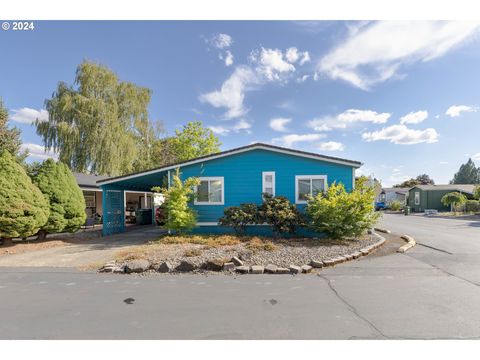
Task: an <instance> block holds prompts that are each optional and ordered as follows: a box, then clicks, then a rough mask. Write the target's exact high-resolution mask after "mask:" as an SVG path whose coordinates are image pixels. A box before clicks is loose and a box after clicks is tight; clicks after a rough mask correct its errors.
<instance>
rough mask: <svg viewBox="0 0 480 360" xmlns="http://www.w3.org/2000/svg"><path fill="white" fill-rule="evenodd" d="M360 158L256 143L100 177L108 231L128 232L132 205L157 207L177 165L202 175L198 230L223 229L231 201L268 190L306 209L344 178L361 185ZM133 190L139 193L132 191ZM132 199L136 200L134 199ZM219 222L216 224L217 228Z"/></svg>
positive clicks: (255, 199) (251, 199)
mask: <svg viewBox="0 0 480 360" xmlns="http://www.w3.org/2000/svg"><path fill="white" fill-rule="evenodd" d="M361 165H362V164H361V163H360V162H358V161H352V160H346V159H341V158H337V157H331V156H324V155H320V154H316V153H310V152H304V151H299V150H293V149H288V148H283V147H279V146H273V145H268V144H262V143H256V144H252V145H248V146H244V147H240V148H236V149H232V150H228V151H224V152H220V153H216V154H212V155H208V156H203V157H200V158H196V159H192V160H189V161H185V162H181V163H177V164H172V165H168V166H163V167H160V168H156V169H152V170H148V171H143V172H139V173H135V174H130V175H125V176H118V177H112V178H108V179H103V180H100V181H98V184H99V185H100V187H101V188H102V195H103V209H104V213H103V234H104V235H108V234H113V233H117V232H122V231H125V226H126V224H125V219H126V210H129V208H128V205H127V204H132V203H135V204H137V205H136V206H137V209H138V208H151V207H152V196H153V194H152V193H151V188H152V187H154V186H165V185H166V186H168V185H169V184H170V181H171V179H172V176H173V174H174V173H175V171H176V169H179V171H180V176H181V178H182V179H186V178H188V177H198V178H199V179H200V185H199V186H198V187H197V188H196V189H195V191H196V199H195V201H194V202H193V204H192V206H193V208H195V209H196V210H197V212H198V224H197V225H198V229H197V230H198V231H200V232H201V231H202V230H207V231H210V230H214V228H215V227H216V228H218V219H219V218H221V217H222V216H223V210H224V209H225V208H226V207H228V206H238V205H240V204H242V203H247V202H248V203H257V204H261V203H262V193H270V194H272V195H277V196H278V195H282V196H285V197H287V198H288V199H289V200H290V201H291V202H292V203H294V204H297V206H299V207H300V208H302V207H304V206H305V204H306V196H307V195H309V194H315V193H317V192H319V191H323V190H325V189H326V188H327V187H328V185H329V184H331V183H333V182H337V183H339V182H341V183H343V184H344V186H345V188H346V189H347V190H348V191H349V190H351V189H352V188H353V186H354V185H355V169H357V168H359V167H360V166H361ZM132 194H133V195H132ZM128 199H133V200H132V201H131V202H130V201H128ZM212 227H214V228H212Z"/></svg>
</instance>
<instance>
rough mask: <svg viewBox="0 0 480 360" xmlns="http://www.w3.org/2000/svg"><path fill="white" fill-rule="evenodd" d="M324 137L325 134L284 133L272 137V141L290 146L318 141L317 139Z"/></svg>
mask: <svg viewBox="0 0 480 360" xmlns="http://www.w3.org/2000/svg"><path fill="white" fill-rule="evenodd" d="M324 137H325V134H304V135H298V134H289V135H284V136H282V137H278V138H274V139H272V143H274V144H277V143H279V144H282V145H284V146H287V147H290V146H292V145H294V144H296V143H298V142H309V141H316V140H320V139H323V138H324Z"/></svg>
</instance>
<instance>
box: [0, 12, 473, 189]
mask: <svg viewBox="0 0 480 360" xmlns="http://www.w3.org/2000/svg"><path fill="white" fill-rule="evenodd" d="M479 29H480V27H479V24H476V23H467V22H413V23H402V22H340V21H338V22H334V21H321V22H293V21H264V22H246V21H245V22H233V21H232V22H228V21H215V22H213V21H212V22H207V21H202V22H195V21H181V22H180V21H170V22H166V21H164V22H160V21H148V22H133V21H131V22H113V21H104V22H93V21H71V22H67V21H50V22H48V21H40V22H36V23H35V30H34V31H23V32H14V31H11V30H9V31H1V32H0V45H1V48H2V49H3V50H4V51H3V56H1V57H0V96H2V97H3V99H4V102H5V103H6V105H7V106H8V108H9V109H10V115H11V116H10V119H11V124H12V125H15V126H18V127H19V128H20V129H21V130H22V136H23V141H24V143H25V144H27V145H25V146H27V147H28V148H29V149H30V151H31V153H32V157H31V159H37V160H38V159H41V158H43V157H44V156H45V154H43V150H42V143H41V139H40V138H39V137H38V136H37V135H36V134H35V128H34V126H33V125H31V121H32V120H33V119H35V118H36V117H40V118H46V117H47V116H48V114H47V113H46V112H45V111H44V110H43V111H42V108H43V105H44V100H45V99H46V98H48V97H49V96H51V94H52V92H53V91H54V90H55V88H56V85H57V82H58V81H66V82H68V83H72V82H73V79H74V76H75V68H76V66H77V65H78V64H79V63H81V62H82V60H83V59H88V60H93V61H96V62H99V63H102V64H104V65H107V66H108V67H110V68H111V69H112V70H114V71H115V72H116V73H117V74H118V76H119V77H120V78H121V79H122V80H127V81H131V82H134V83H136V84H138V85H142V86H145V87H148V88H150V89H152V90H153V95H152V101H151V104H150V108H149V113H150V117H151V119H155V120H161V121H162V122H163V123H164V125H165V127H166V130H167V132H168V133H170V134H171V133H173V131H174V129H175V128H178V127H180V126H181V125H182V124H185V123H186V122H187V121H190V120H196V119H198V120H202V121H203V122H204V123H205V125H207V126H210V127H211V128H212V129H213V130H214V131H215V132H216V133H217V134H218V136H219V137H220V139H221V141H222V143H223V145H222V148H223V149H229V148H233V147H237V146H242V145H246V144H249V143H251V142H257V141H260V142H266V143H273V144H277V145H281V146H287V147H292V148H297V149H302V150H307V151H313V152H319V153H323V154H327V155H331V156H338V157H344V158H348V159H353V160H360V161H362V162H363V163H364V164H365V165H364V166H363V168H362V169H361V170H360V172H361V173H364V174H373V175H374V176H375V177H377V178H379V179H381V180H382V182H383V183H384V184H385V185H392V184H394V183H397V182H400V181H402V180H404V179H406V178H409V177H412V176H416V175H418V174H420V173H428V174H430V175H431V176H432V177H433V179H434V180H435V181H436V182H437V183H446V182H448V181H449V180H450V179H451V178H452V177H453V174H454V172H455V171H456V170H457V169H458V167H459V166H460V164H461V163H463V162H465V161H466V160H467V158H468V156H472V157H474V159H475V160H476V161H477V164H480V141H479V140H478V139H479V134H480V119H479V116H480V112H479V111H478V110H479V108H478V106H480V98H479V96H480V95H479V94H480V93H479V91H478V84H480V71H479V70H478V64H479V63H480V46H479V45H480V43H479V40H480V39H479V37H478V30H479Z"/></svg>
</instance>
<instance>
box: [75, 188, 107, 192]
mask: <svg viewBox="0 0 480 360" xmlns="http://www.w3.org/2000/svg"><path fill="white" fill-rule="evenodd" d="M80 190H82V191H100V192H102V191H103V190H102V189H99V188H86V187H80Z"/></svg>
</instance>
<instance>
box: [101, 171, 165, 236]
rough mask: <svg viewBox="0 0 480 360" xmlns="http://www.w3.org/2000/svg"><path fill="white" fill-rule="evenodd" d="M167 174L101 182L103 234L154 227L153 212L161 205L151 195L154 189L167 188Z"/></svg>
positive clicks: (159, 199) (145, 173)
mask: <svg viewBox="0 0 480 360" xmlns="http://www.w3.org/2000/svg"><path fill="white" fill-rule="evenodd" d="M169 178H170V171H161V170H151V171H148V172H143V173H139V174H132V175H127V176H122V177H117V178H110V179H105V180H102V181H100V182H99V183H98V185H99V186H100V187H101V189H102V207H103V230H102V234H103V235H104V236H106V235H112V234H117V233H122V232H125V231H126V229H127V227H132V226H142V225H151V224H155V212H156V209H157V208H158V206H159V205H161V203H162V202H163V197H162V195H161V194H154V193H153V192H152V188H153V187H154V186H160V187H168V185H169V180H168V179H169Z"/></svg>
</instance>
